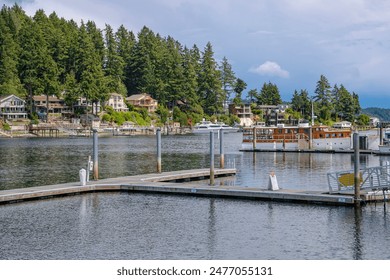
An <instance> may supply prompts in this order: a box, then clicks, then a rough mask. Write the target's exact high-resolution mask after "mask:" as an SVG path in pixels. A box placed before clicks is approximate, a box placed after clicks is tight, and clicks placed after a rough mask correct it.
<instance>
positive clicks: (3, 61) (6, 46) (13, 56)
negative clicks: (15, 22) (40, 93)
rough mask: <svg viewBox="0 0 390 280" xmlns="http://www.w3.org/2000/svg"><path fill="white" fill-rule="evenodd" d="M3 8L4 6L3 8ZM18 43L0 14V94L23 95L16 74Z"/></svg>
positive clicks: (23, 91) (23, 92)
mask: <svg viewBox="0 0 390 280" xmlns="http://www.w3.org/2000/svg"><path fill="white" fill-rule="evenodd" d="M3 9H4V8H3ZM18 47H19V46H18V44H17V42H15V40H14V37H13V35H12V33H11V30H10V29H9V27H8V26H7V25H6V21H5V20H4V18H3V13H1V14H0V95H1V94H2V93H6V94H15V95H18V96H20V97H24V95H25V89H24V88H23V85H22V84H21V82H20V79H19V76H18V68H17V65H18V50H19V48H18Z"/></svg>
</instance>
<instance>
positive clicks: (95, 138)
mask: <svg viewBox="0 0 390 280" xmlns="http://www.w3.org/2000/svg"><path fill="white" fill-rule="evenodd" d="M93 179H94V180H98V179H99V163H98V133H97V130H96V129H94V130H93Z"/></svg>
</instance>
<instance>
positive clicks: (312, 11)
mask: <svg viewBox="0 0 390 280" xmlns="http://www.w3.org/2000/svg"><path fill="white" fill-rule="evenodd" d="M15 2H17V3H18V4H19V5H21V6H22V8H23V9H24V11H26V13H27V14H28V15H30V16H33V15H34V14H35V12H36V10H38V9H43V10H44V11H45V12H46V14H47V15H49V14H50V13H51V12H53V11H55V12H56V13H57V15H58V16H60V17H64V18H65V19H67V20H70V19H73V20H75V21H76V22H78V23H80V22H81V20H84V21H88V20H92V21H94V22H95V23H96V24H97V26H98V27H100V28H101V29H104V27H105V24H109V25H111V27H113V28H114V29H115V30H116V29H117V28H118V27H119V26H120V25H122V24H123V25H124V26H125V27H126V28H127V29H128V30H131V31H133V32H134V34H137V33H138V32H139V31H140V30H141V28H142V27H143V26H147V27H148V28H150V29H151V30H152V31H153V32H155V33H159V34H160V35H161V36H163V37H167V36H171V37H173V38H175V39H176V40H177V41H179V42H180V43H181V44H183V45H186V46H187V47H189V48H190V47H192V46H193V45H194V44H196V45H197V46H198V48H199V49H200V50H203V49H204V47H205V46H206V44H207V42H210V43H211V45H212V46H213V51H214V57H215V58H216V59H217V61H221V60H222V58H223V57H226V58H227V59H228V61H229V63H230V64H231V65H232V68H233V71H234V72H235V75H236V77H237V78H240V79H242V80H244V81H245V82H246V83H247V85H248V86H247V89H246V91H244V95H245V93H246V92H247V91H249V90H250V89H257V90H258V91H259V90H260V89H261V87H262V85H263V84H264V83H268V82H271V83H274V84H276V85H277V86H278V88H279V91H280V94H281V97H282V99H283V100H284V101H291V98H292V95H293V93H294V90H298V91H300V90H301V89H306V90H307V91H308V92H309V94H310V95H314V90H315V87H316V83H317V81H318V80H319V79H320V76H321V75H324V76H325V77H326V78H327V79H328V81H329V82H330V84H331V86H332V87H333V85H335V84H337V85H340V84H343V85H344V86H345V87H346V88H347V90H349V91H350V92H355V93H357V94H358V95H359V97H360V103H361V105H362V107H363V108H366V107H381V108H390V1H388V0H337V1H336V0H294V1H291V0H240V1H237V0H213V1H210V0H142V1H139V0H109V1H107V0H19V1H15V0H0V4H1V5H3V4H6V5H13V3H15Z"/></svg>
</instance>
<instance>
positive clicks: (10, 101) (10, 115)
mask: <svg viewBox="0 0 390 280" xmlns="http://www.w3.org/2000/svg"><path fill="white" fill-rule="evenodd" d="M0 118H2V119H4V120H15V119H26V118H27V111H26V101H24V100H23V99H22V98H20V97H17V96H16V95H13V94H12V95H7V96H2V97H0Z"/></svg>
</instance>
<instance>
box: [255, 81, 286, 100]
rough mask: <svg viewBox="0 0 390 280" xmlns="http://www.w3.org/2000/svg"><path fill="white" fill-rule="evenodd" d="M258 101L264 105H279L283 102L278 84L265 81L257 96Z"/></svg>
mask: <svg viewBox="0 0 390 280" xmlns="http://www.w3.org/2000/svg"><path fill="white" fill-rule="evenodd" d="M257 102H258V103H259V104H263V105H279V104H281V103H282V99H281V97H280V93H279V89H278V87H277V85H276V84H272V83H271V82H268V84H267V83H264V84H263V87H262V88H261V91H260V93H259V95H258V96H257Z"/></svg>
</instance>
